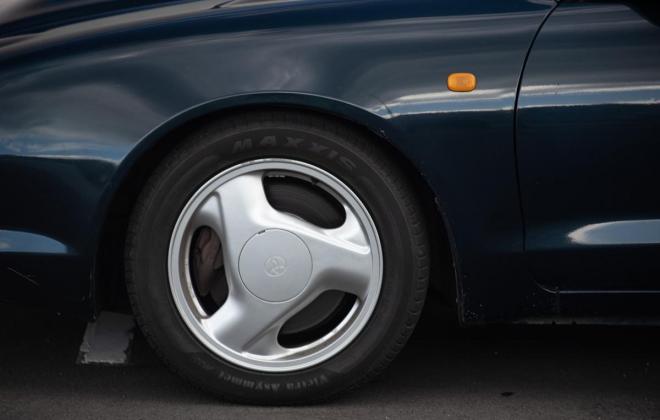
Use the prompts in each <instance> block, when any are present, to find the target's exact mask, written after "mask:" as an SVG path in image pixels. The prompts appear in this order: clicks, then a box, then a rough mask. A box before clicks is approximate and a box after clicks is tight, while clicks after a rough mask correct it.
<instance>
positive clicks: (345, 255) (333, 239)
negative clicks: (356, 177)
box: [266, 209, 372, 299]
mask: <svg viewBox="0 0 660 420" xmlns="http://www.w3.org/2000/svg"><path fill="white" fill-rule="evenodd" d="M266 216H267V223H268V224H269V225H270V226H272V227H276V228H279V229H284V230H287V231H289V232H292V233H294V234H296V235H298V236H299V237H300V238H301V239H302V240H303V241H304V242H305V244H306V245H307V247H308V248H309V251H310V253H311V254H312V259H313V261H314V269H313V272H312V278H311V280H310V284H309V286H308V293H311V292H312V291H314V292H315V293H320V292H322V291H325V290H340V291H343V292H347V293H351V294H353V295H356V296H357V297H358V298H360V299H364V298H365V297H366V294H367V290H368V287H369V281H370V278H371V273H372V254H371V248H370V247H369V246H368V245H367V243H368V242H367V238H366V237H365V235H364V232H363V230H362V228H361V226H360V222H359V221H358V220H357V218H356V217H355V216H354V215H353V212H352V211H346V220H345V222H344V223H343V224H342V226H340V227H338V228H336V229H323V228H320V227H318V226H316V225H313V224H311V223H309V222H307V221H305V220H302V219H299V218H297V217H295V216H291V215H288V214H286V213H281V212H278V211H276V210H274V209H272V210H271V211H269V212H268V213H267V215H266Z"/></svg>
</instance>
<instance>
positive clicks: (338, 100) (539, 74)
mask: <svg viewBox="0 0 660 420" xmlns="http://www.w3.org/2000/svg"><path fill="white" fill-rule="evenodd" d="M0 7H1V8H2V13H1V14H0V16H1V17H0V22H1V26H0V62H1V63H2V65H1V66H0V110H1V112H0V192H1V193H2V199H1V201H0V202H1V205H0V273H1V278H2V289H0V297H1V298H2V300H3V301H13V302H20V303H21V304H26V305H27V304H30V305H48V306H49V307H57V308H69V309H72V308H75V310H76V311H80V313H82V314H83V315H85V316H88V317H91V318H93V317H95V316H96V315H97V314H98V313H99V312H100V311H101V310H108V309H112V308H117V307H118V306H121V302H122V299H123V298H122V296H127V298H126V300H127V301H130V307H131V308H132V312H133V314H134V316H135V318H136V319H137V323H138V324H139V327H140V328H141V331H142V332H143V334H144V336H145V337H146V338H147V340H148V341H149V343H150V344H151V345H152V346H153V348H154V349H155V350H156V353H157V354H158V355H159V356H160V357H161V358H162V359H163V360H164V361H165V363H166V364H167V365H169V366H170V367H171V368H172V369H173V370H174V371H176V372H177V373H179V374H180V375H181V376H183V377H184V378H186V379H188V380H189V381H191V382H193V383H194V384H196V385H197V386H199V387H200V388H202V389H204V390H207V391H210V392H212V393H214V394H216V395H218V396H220V397H221V398H224V399H227V400H232V401H239V402H246V403H257V404H301V403H310V402H315V401H319V400H324V399H328V398H332V397H335V396H337V395H339V394H341V393H342V392H345V391H347V390H350V389H353V388H355V387H356V386H359V385H360V384H362V383H364V382H366V381H368V380H370V379H371V378H374V377H375V376H376V375H377V374H378V373H380V372H382V371H383V369H384V368H385V367H386V366H387V365H388V363H390V362H391V361H392V360H393V359H394V357H395V356H396V354H397V353H398V352H399V351H400V350H401V349H402V348H403V347H404V345H405V343H406V340H407V339H408V338H409V336H410V335H411V333H412V331H413V329H414V327H415V325H416V322H417V320H418V318H419V316H420V313H421V311H422V307H423V305H424V302H425V298H426V295H427V291H428V290H429V288H430V289H431V290H434V291H435V293H436V294H437V295H438V296H439V299H437V300H436V301H433V302H432V304H434V305H440V304H444V305H446V306H448V307H449V308H450V309H451V310H452V311H454V313H455V314H456V318H457V319H458V321H459V322H460V324H461V325H463V326H471V325H482V324H489V323H524V324H547V323H574V322H575V323H586V324H590V323H599V324H635V323H654V322H656V320H657V319H658V315H660V294H659V293H660V258H659V256H660V194H658V193H657V191H656V190H655V188H656V187H657V183H658V181H660V164H659V157H660V141H659V137H658V133H660V7H659V6H658V5H657V3H655V2H647V1H643V0H638V1H637V0H627V1H624V0H621V1H599V0H593V1H591V0H585V1H569V0H563V1H554V0H498V1H493V0H461V1H448V0H446V1H445V0H406V1H403V0H400V1H398V0H316V1H314V0H301V1H286V0H259V1H254V0H229V1H227V0H178V1H170V0H168V1H155V0H134V1H129V0H115V1H101V0H64V1H59V2H51V1H46V0H24V1H22V2H21V1H19V2H16V1H10V2H6V3H4V4H3V5H2V6H0ZM436 302H440V303H436ZM436 333H437V334H438V335H439V336H442V334H443V329H442V328H441V327H438V329H437V331H436Z"/></svg>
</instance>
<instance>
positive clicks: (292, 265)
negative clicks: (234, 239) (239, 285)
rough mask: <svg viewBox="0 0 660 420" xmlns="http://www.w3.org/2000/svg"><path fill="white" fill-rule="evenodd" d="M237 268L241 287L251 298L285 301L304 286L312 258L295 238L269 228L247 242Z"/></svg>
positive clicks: (303, 245)
mask: <svg viewBox="0 0 660 420" xmlns="http://www.w3.org/2000/svg"><path fill="white" fill-rule="evenodd" d="M238 269H239V272H240V275H241V280H242V281H243V284H244V285H245V287H246V288H247V289H248V290H249V291H250V292H251V293H252V294H253V295H255V296H256V297H258V298H259V299H262V300H265V301H268V302H284V301H286V300H289V299H291V298H293V297H295V296H297V295H299V294H300V292H302V291H303V289H305V287H306V286H307V283H308V282H309V277H310V274H311V273H312V256H311V254H310V253H309V249H308V248H307V245H305V243H304V242H303V241H302V239H300V238H299V237H298V236H296V235H294V234H293V233H291V232H287V231H285V230H281V229H268V230H265V231H263V232H260V233H257V234H256V235H254V236H253V237H251V238H250V239H249V240H248V241H247V242H246V244H245V246H243V249H242V250H241V255H240V257H239V260H238Z"/></svg>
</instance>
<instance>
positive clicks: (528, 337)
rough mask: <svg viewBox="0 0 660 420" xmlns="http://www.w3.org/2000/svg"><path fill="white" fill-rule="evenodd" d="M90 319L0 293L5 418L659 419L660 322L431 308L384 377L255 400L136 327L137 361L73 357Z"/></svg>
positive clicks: (0, 396) (0, 415)
mask: <svg viewBox="0 0 660 420" xmlns="http://www.w3.org/2000/svg"><path fill="white" fill-rule="evenodd" d="M84 331H85V322H84V321H83V320H80V319H76V318H72V317H69V316H65V315H58V314H56V313H53V312H50V311H47V310H33V309H25V308H23V307H17V306H10V305H6V304H4V305H0V419H51V418H53V419H112V420H116V419H123V418H130V419H159V420H160V419H170V418H173V419H174V418H175V419H224V418H227V419H236V418H240V419H241V420H249V419H269V420H275V419H298V418H300V419H316V418H321V419H323V418H332V419H336V418H359V419H361V420H364V419H371V418H374V419H399V418H404V419H427V418H428V419H443V418H450V419H454V418H455V419H560V418H561V419H617V420H622V419H653V418H660V328H656V327H584V326H542V327H538V326H536V327H530V326H509V327H480V328H470V329H458V328H455V327H453V326H452V325H451V323H447V322H446V321H443V322H440V321H438V320H437V319H435V316H431V315H428V314H427V315H425V317H424V318H423V320H422V324H421V327H420V328H418V330H417V331H416V332H415V335H414V336H413V338H412V339H411V341H410V343H409V344H408V346H407V347H406V348H405V350H404V351H403V352H402V354H401V355H400V356H399V357H398V358H397V359H396V360H395V362H394V363H393V364H392V365H391V367H390V368H389V369H388V370H387V371H386V373H385V374H384V375H382V376H381V377H380V378H379V379H377V380H376V381H374V382H372V383H370V384H368V385H367V386H365V387H363V388H362V389H360V390H357V391H354V392H352V393H350V394H348V395H346V396H345V397H343V398H341V399H339V400H337V401H333V402H331V403H328V404H324V405H317V406H309V407H291V408H288V407H278V408H268V407H249V406H240V405H232V404H227V403H224V402H222V401H218V400H217V399H215V398H213V397H211V396H209V395H206V394H204V393H200V392H199V391H197V390H196V389H193V388H192V387H190V386H188V385H187V384H186V383H185V382H183V381H182V380H180V379H179V378H178V377H177V376H175V375H174V374H172V373H170V372H169V370H167V368H165V367H164V366H163V365H162V364H161V363H160V362H159V361H158V359H157V358H156V357H155V355H154V354H153V353H152V352H151V350H150V349H149V347H148V346H147V344H146V343H145V342H144V340H143V339H142V337H141V336H139V334H138V335H137V337H136V339H135V342H134V345H133V352H132V357H131V363H132V364H131V365H129V366H122V367H112V366H81V365H78V364H76V358H77V357H78V350H79V347H80V343H81V339H82V336H83V333H84Z"/></svg>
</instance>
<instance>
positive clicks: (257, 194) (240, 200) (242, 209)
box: [191, 172, 274, 281]
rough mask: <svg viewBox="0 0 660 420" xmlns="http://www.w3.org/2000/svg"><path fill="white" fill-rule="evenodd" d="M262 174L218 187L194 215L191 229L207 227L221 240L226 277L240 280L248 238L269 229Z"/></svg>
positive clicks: (256, 173) (267, 207)
mask: <svg viewBox="0 0 660 420" xmlns="http://www.w3.org/2000/svg"><path fill="white" fill-rule="evenodd" d="M262 175H263V174H262V172H251V173H248V174H244V175H241V176H238V177H236V178H234V179H232V180H230V181H228V182H226V183H224V184H222V185H221V186H220V187H218V188H217V189H216V190H215V191H214V192H213V193H212V194H210V195H209V197H208V198H207V199H206V200H205V201H204V202H203V204H202V205H201V206H199V208H198V209H197V210H196V211H195V213H194V215H193V218H192V221H191V226H192V228H193V229H197V228H198V227H201V226H209V227H210V228H212V229H213V230H215V231H216V233H217V234H218V235H219V236H220V238H221V242H222V249H223V258H224V263H225V270H226V271H227V277H228V279H229V280H230V281H231V280H233V279H238V278H240V277H239V275H238V259H239V256H240V252H241V249H242V247H243V245H245V243H246V242H247V240H248V239H250V237H252V236H253V235H255V234H256V233H258V232H260V231H263V230H265V229H267V228H268V223H267V221H266V220H264V219H265V217H264V215H266V214H268V213H269V212H272V211H274V209H272V208H271V206H270V204H269V203H268V200H267V198H266V193H265V191H264V188H263V182H262Z"/></svg>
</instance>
